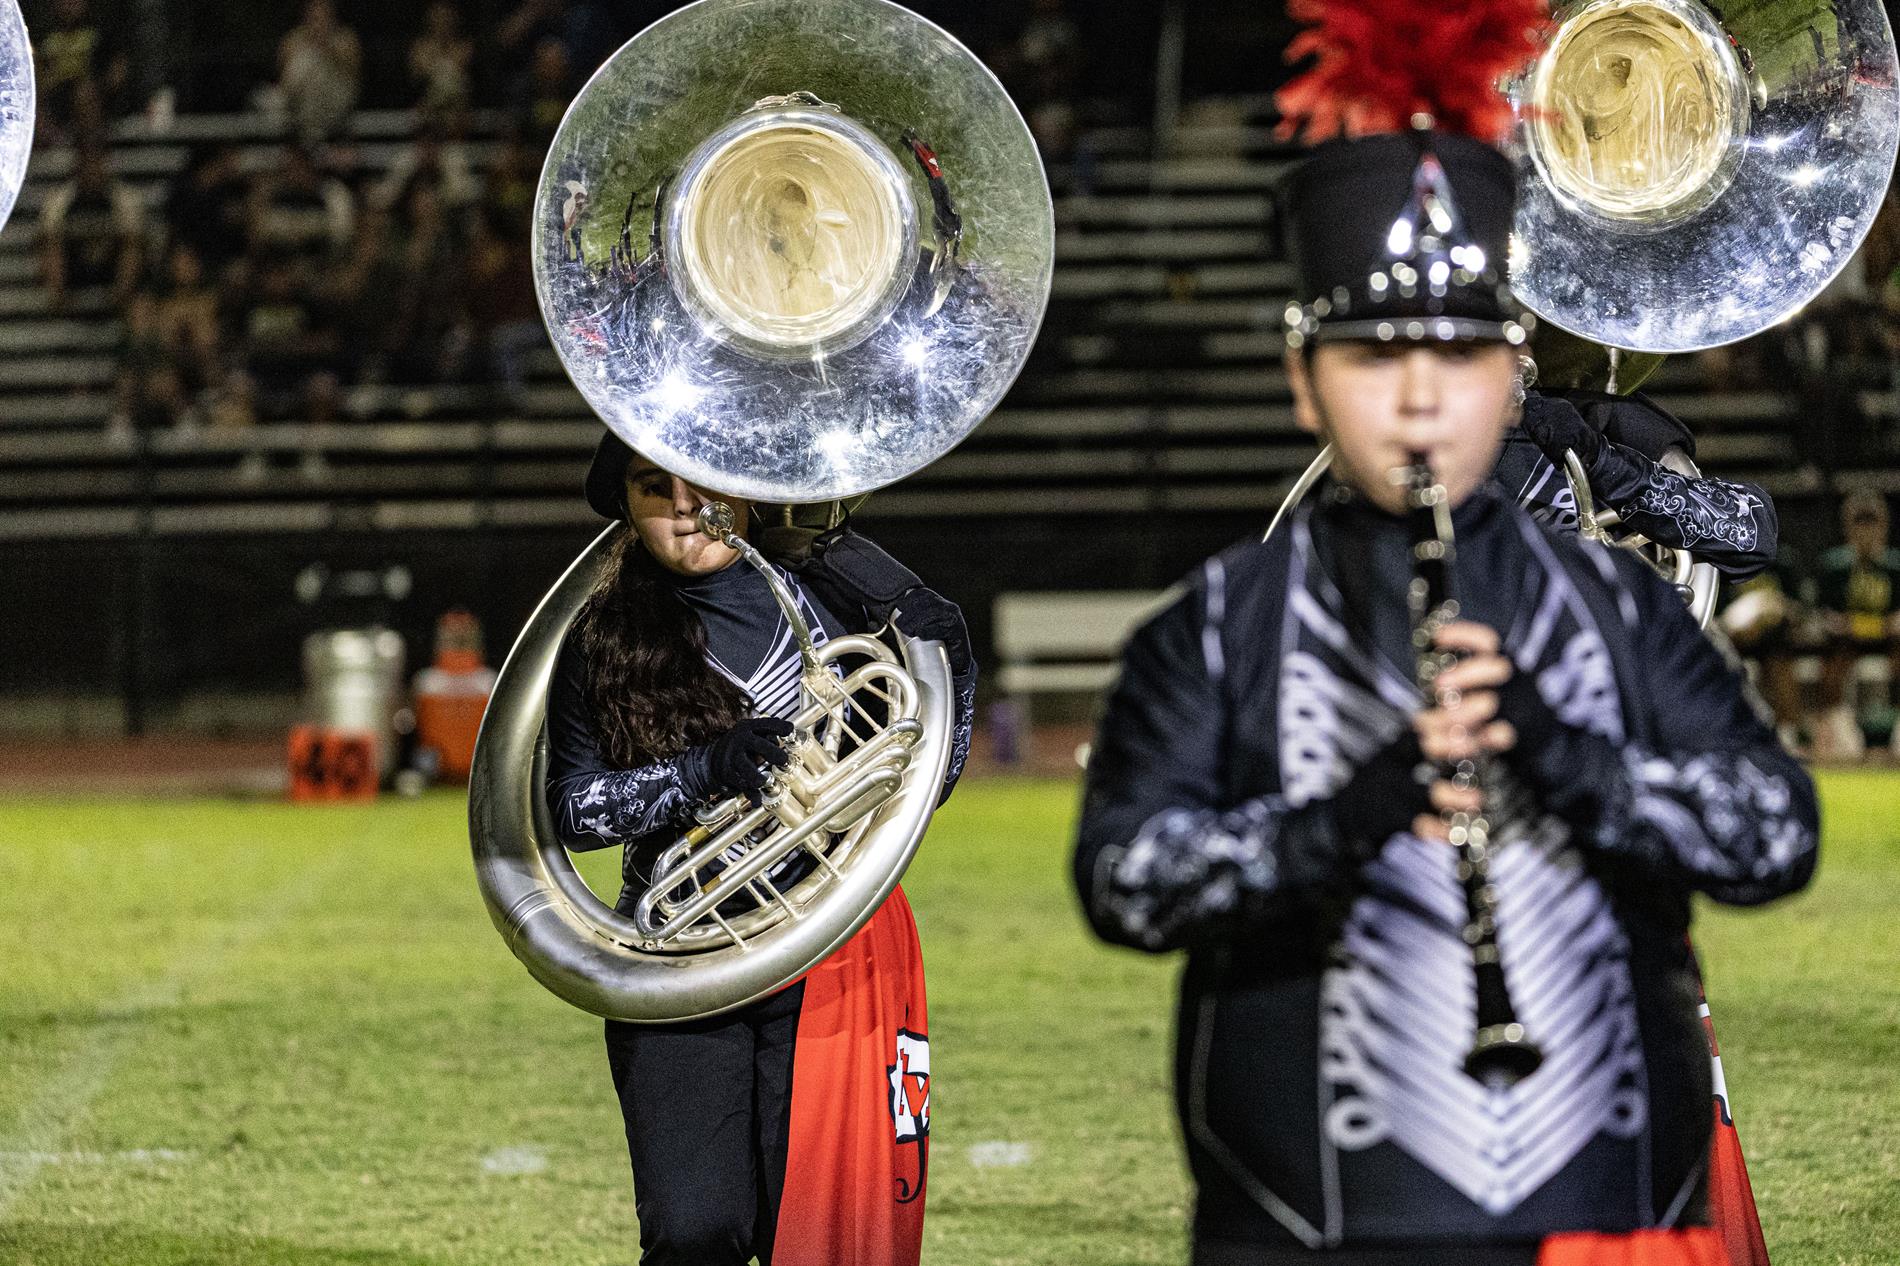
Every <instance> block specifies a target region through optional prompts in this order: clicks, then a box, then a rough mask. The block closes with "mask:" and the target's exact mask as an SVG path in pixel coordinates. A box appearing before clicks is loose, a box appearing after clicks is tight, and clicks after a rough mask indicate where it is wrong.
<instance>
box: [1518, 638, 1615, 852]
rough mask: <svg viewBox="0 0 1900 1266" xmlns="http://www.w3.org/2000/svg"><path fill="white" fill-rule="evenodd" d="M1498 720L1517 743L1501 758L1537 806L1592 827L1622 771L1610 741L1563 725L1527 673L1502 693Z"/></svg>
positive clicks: (1575, 822)
mask: <svg viewBox="0 0 1900 1266" xmlns="http://www.w3.org/2000/svg"><path fill="white" fill-rule="evenodd" d="M1498 717H1499V718H1500V719H1502V720H1505V721H1509V722H1510V723H1511V728H1512V729H1513V730H1515V731H1517V741H1516V742H1515V743H1514V744H1512V746H1511V749H1510V750H1509V751H1507V752H1505V753H1504V754H1503V756H1502V757H1501V759H1502V761H1503V763H1504V766H1505V767H1506V768H1507V769H1509V770H1510V771H1511V772H1512V773H1513V774H1515V775H1517V777H1518V778H1519V779H1521V780H1522V781H1523V783H1524V785H1525V786H1526V787H1528V788H1529V789H1530V791H1531V793H1532V794H1533V795H1534V796H1535V797H1536V799H1537V803H1538V804H1539V805H1541V806H1542V807H1543V808H1544V810H1545V811H1546V812H1548V813H1554V814H1556V815H1557V816H1558V817H1560V818H1562V819H1564V820H1565V821H1567V822H1570V823H1572V824H1573V825H1580V826H1589V825H1592V824H1594V823H1595V822H1596V820H1597V818H1598V816H1599V815H1600V814H1601V811H1602V806H1603V800H1604V797H1605V796H1606V795H1608V794H1609V793H1610V791H1611V789H1612V788H1613V786H1614V784H1615V780H1616V778H1617V777H1618V774H1619V772H1620V770H1621V768H1622V759H1621V757H1620V756H1619V755H1618V754H1617V750H1616V748H1615V747H1614V746H1612V745H1611V743H1610V741H1609V740H1608V739H1606V738H1604V737H1602V736H1601V735H1598V734H1593V733H1591V732H1590V731H1588V730H1580V729H1578V728H1576V727H1575V726H1573V725H1570V724H1568V723H1567V722H1565V721H1564V720H1563V718H1561V717H1559V716H1558V715H1557V714H1556V712H1554V711H1552V709H1551V706H1550V705H1549V704H1548V703H1545V702H1544V696H1543V695H1541V694H1539V693H1538V690H1537V682H1536V681H1535V680H1534V679H1533V678H1532V677H1531V676H1530V675H1529V674H1527V673H1522V672H1518V673H1513V674H1511V679H1510V680H1509V681H1507V682H1505V683H1504V684H1503V685H1502V686H1500V687H1498Z"/></svg>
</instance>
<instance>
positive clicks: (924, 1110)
mask: <svg viewBox="0 0 1900 1266" xmlns="http://www.w3.org/2000/svg"><path fill="white" fill-rule="evenodd" d="M886 1072H888V1073H889V1075H890V1090H891V1093H890V1099H889V1104H890V1109H891V1127H892V1130H893V1132H894V1136H895V1140H896V1142H897V1145H898V1147H899V1148H900V1149H901V1148H902V1147H903V1146H904V1145H906V1144H915V1145H916V1148H917V1169H916V1181H914V1182H913V1181H910V1180H909V1179H908V1178H907V1177H906V1176H904V1175H902V1174H900V1175H899V1177H898V1179H897V1202H898V1203H899V1204H908V1203H910V1202H911V1201H912V1200H915V1199H917V1197H918V1196H921V1195H922V1194H923V1191H924V1175H925V1173H926V1172H927V1166H928V1164H929V1162H928V1160H927V1157H928V1156H929V1152H930V1037H929V1035H927V1034H924V1033H912V1032H911V1031H910V1030H909V1029H899V1030H897V1050H896V1053H895V1058H894V1060H893V1061H892V1063H891V1064H890V1065H889V1066H888V1068H887V1069H886Z"/></svg>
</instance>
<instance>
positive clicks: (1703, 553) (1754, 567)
mask: <svg viewBox="0 0 1900 1266" xmlns="http://www.w3.org/2000/svg"><path fill="white" fill-rule="evenodd" d="M1590 484H1591V487H1592V489H1593V490H1597V492H1598V495H1599V496H1601V497H1602V499H1603V500H1604V501H1605V502H1607V503H1608V504H1609V505H1610V506H1612V507H1614V508H1615V510H1616V512H1617V514H1618V515H1620V516H1621V518H1622V522H1623V525H1624V526H1625V527H1627V528H1629V529H1630V530H1631V531H1634V532H1640V533H1642V534H1643V535H1644V536H1646V537H1648V538H1649V539H1650V540H1652V541H1655V542H1656V543H1657V544H1659V545H1668V546H1671V547H1673V548H1676V549H1683V550H1687V551H1688V552H1689V553H1691V554H1694V555H1695V556H1696V558H1697V559H1698V560H1700V561H1703V562H1707V563H1710V564H1712V565H1714V566H1715V567H1716V569H1717V570H1719V571H1721V572H1722V574H1723V575H1725V576H1728V577H1730V578H1732V579H1737V580H1742V579H1746V578H1748V577H1749V576H1753V575H1755V574H1756V573H1757V572H1760V571H1761V570H1762V569H1763V568H1765V567H1767V566H1769V565H1770V564H1771V563H1773V562H1774V561H1775V550H1776V549H1777V547H1778V546H1779V543H1780V539H1781V536H1780V524H1779V522H1778V520H1777V519H1776V516H1775V503H1774V502H1773V501H1771V500H1770V499H1769V497H1768V494H1767V493H1765V492H1763V491H1762V490H1761V489H1760V488H1758V487H1756V486H1755V485H1754V484H1743V483H1734V482H1731V481H1730V480H1727V479H1714V478H1710V477H1708V476H1691V475H1686V474H1683V473H1681V472H1678V471H1675V470H1671V469H1670V468H1669V467H1668V466H1667V465H1665V464H1664V463H1663V462H1660V461H1651V460H1650V459H1649V458H1647V457H1644V456H1643V455H1642V454H1640V453H1637V452H1635V451H1634V450H1632V449H1629V448H1625V447H1624V446H1623V445H1621V444H1605V445H1604V453H1603V456H1602V458H1600V459H1599V460H1598V462H1597V463H1596V465H1595V466H1594V467H1593V468H1592V469H1591V471H1590Z"/></svg>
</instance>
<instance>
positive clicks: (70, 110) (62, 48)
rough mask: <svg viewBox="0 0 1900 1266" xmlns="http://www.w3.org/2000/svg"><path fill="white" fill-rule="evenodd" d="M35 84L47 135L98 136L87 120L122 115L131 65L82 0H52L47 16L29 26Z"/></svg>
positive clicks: (129, 80) (58, 137) (53, 136)
mask: <svg viewBox="0 0 1900 1266" xmlns="http://www.w3.org/2000/svg"><path fill="white" fill-rule="evenodd" d="M33 54H34V58H33V60H34V70H33V74H34V89H35V92H36V94H37V96H38V106H39V118H40V120H41V121H42V123H43V124H44V125H46V126H47V127H48V128H49V129H51V132H52V136H51V137H49V138H48V139H55V138H57V139H60V140H75V139H83V140H102V139H104V138H103V137H100V136H98V135H97V134H96V133H95V132H94V131H93V129H92V128H91V127H89V126H87V123H88V120H89V119H91V118H94V117H110V116H115V115H119V114H123V113H124V112H125V108H126V104H127V102H126V93H127V91H128V90H129V88H130V85H131V64H130V62H129V61H128V59H127V57H126V53H125V50H124V48H123V47H121V46H120V45H118V44H117V43H116V42H115V41H113V40H112V39H110V38H109V37H108V35H107V33H106V29H105V27H104V25H103V24H101V23H100V22H98V21H97V20H95V19H94V17H93V15H92V8H91V5H90V4H88V2H87V0H56V3H55V4H54V5H53V18H52V21H51V22H50V23H49V24H47V25H46V26H44V27H38V26H36V27H35V28H34V29H33Z"/></svg>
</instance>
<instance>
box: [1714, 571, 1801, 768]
mask: <svg viewBox="0 0 1900 1266" xmlns="http://www.w3.org/2000/svg"><path fill="white" fill-rule="evenodd" d="M1806 588H1807V585H1806V582H1805V580H1804V578H1803V575H1802V572H1801V568H1800V566H1799V564H1798V563H1797V561H1796V560H1795V557H1794V555H1793V553H1792V552H1791V551H1790V550H1789V549H1788V548H1787V546H1786V545H1785V544H1784V545H1783V546H1782V549H1781V551H1780V554H1779V556H1778V557H1777V558H1776V560H1775V565H1774V566H1772V567H1769V568H1766V569H1764V570H1763V571H1761V572H1759V573H1757V574H1756V575H1754V576H1750V577H1749V578H1748V579H1746V580H1743V581H1741V582H1740V583H1738V584H1735V585H1734V586H1732V587H1731V588H1730V590H1729V593H1728V596H1727V601H1726V602H1725V603H1724V605H1723V607H1722V611H1721V614H1720V615H1719V616H1718V617H1717V623H1719V624H1720V626H1721V628H1722V631H1723V632H1724V633H1725V634H1727V635H1728V639H1729V641H1730V642H1731V643H1732V644H1733V645H1734V647H1735V649H1736V650H1737V651H1738V652H1740V654H1741V656H1742V658H1743V659H1745V660H1747V661H1748V662H1749V663H1751V664H1753V665H1754V668H1755V682H1756V684H1757V686H1758V687H1759V688H1760V690H1761V693H1762V696H1763V697H1764V698H1765V699H1766V700H1767V701H1768V706H1769V708H1770V709H1771V710H1772V711H1773V712H1774V714H1775V729H1776V732H1777V733H1778V734H1779V735H1780V737H1781V741H1782V743H1783V744H1784V745H1786V746H1787V747H1788V749H1789V750H1790V751H1797V750H1800V749H1801V747H1802V743H1803V740H1802V731H1803V729H1804V728H1805V722H1806V717H1805V714H1804V711H1803V709H1802V705H1801V686H1800V681H1799V679H1798V678H1797V676H1796V674H1795V666H1796V662H1797V661H1798V660H1799V659H1800V658H1801V657H1802V656H1804V655H1811V654H1813V653H1815V652H1816V651H1817V650H1819V649H1820V647H1819V646H1818V644H1817V643H1816V640H1815V636H1814V634H1813V632H1812V631H1811V630H1812V626H1813V624H1814V621H1813V620H1812V619H1811V618H1810V617H1809V615H1808V613H1807V610H1806V604H1805V602H1804V601H1803V594H1804V591H1805V590H1806Z"/></svg>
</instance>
